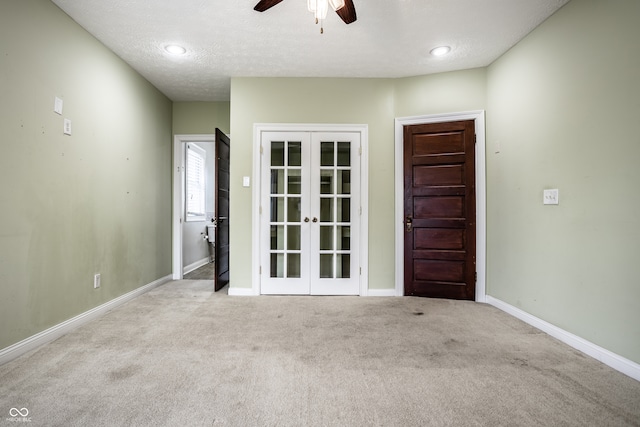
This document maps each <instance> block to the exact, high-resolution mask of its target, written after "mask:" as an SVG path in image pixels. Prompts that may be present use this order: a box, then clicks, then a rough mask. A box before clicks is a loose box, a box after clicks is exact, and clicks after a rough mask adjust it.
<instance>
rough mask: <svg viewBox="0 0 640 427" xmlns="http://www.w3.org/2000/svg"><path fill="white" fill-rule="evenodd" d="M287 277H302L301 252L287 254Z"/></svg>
mask: <svg viewBox="0 0 640 427" xmlns="http://www.w3.org/2000/svg"><path fill="white" fill-rule="evenodd" d="M287 277H295V278H299V277H300V254H288V255H287Z"/></svg>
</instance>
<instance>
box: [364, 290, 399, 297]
mask: <svg viewBox="0 0 640 427" xmlns="http://www.w3.org/2000/svg"><path fill="white" fill-rule="evenodd" d="M366 296H368V297H395V296H396V289H395V288H391V289H367V295H366Z"/></svg>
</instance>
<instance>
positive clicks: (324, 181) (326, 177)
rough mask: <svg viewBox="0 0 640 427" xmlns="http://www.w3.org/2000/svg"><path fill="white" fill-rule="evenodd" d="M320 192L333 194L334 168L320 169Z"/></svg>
mask: <svg viewBox="0 0 640 427" xmlns="http://www.w3.org/2000/svg"><path fill="white" fill-rule="evenodd" d="M320 194H333V170H332V169H329V170H326V169H323V170H321V171H320Z"/></svg>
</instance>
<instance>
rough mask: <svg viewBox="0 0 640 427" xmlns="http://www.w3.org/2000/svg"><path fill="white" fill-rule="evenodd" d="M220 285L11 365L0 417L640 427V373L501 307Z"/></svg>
mask: <svg viewBox="0 0 640 427" xmlns="http://www.w3.org/2000/svg"><path fill="white" fill-rule="evenodd" d="M211 286H212V282H211V281H188V280H185V281H177V282H170V283H168V284H166V285H163V286H161V287H159V288H156V289H154V290H153V291H151V292H149V293H147V294H145V295H142V296H140V297H138V298H136V299H135V300H133V301H131V302H129V303H127V304H125V305H123V306H121V307H119V308H117V309H115V310H113V311H111V312H109V313H107V314H106V315H105V316H103V317H101V318H100V319H98V320H96V321H93V322H91V323H89V324H87V325H85V326H83V327H81V328H78V329H77V330H75V331H73V332H71V333H69V334H67V335H66V336H64V337H62V338H60V339H58V340H56V341H54V342H52V343H50V344H48V345H45V346H43V347H41V348H39V349H36V350H34V351H32V352H30V353H28V354H26V355H24V356H22V357H20V358H18V359H16V360H14V361H12V362H9V363H7V364H5V365H3V366H0V392H1V393H0V425H5V424H6V425H14V426H15V425H19V424H18V422H17V421H14V420H12V419H11V418H10V417H9V412H10V410H11V408H27V409H28V410H29V419H30V420H31V422H30V423H29V425H34V426H35V425H38V426H41V425H42V426H218V425H220V426H639V425H640V382H638V381H635V380H633V379H631V378H629V377H626V376H625V375H623V374H621V373H619V372H616V371H614V370H612V369H610V368H609V367H607V366H605V365H603V364H601V363H599V362H597V361H596V360H594V359H591V358H589V357H587V356H585V355H583V354H582V353H579V352H577V351H575V350H573V349H572V348H570V347H568V346H566V345H564V344H562V343H560V342H559V341H556V340H555V339H553V338H551V337H549V336H548V335H546V334H544V333H541V332H540V331H538V330H536V329H534V328H532V327H530V326H528V325H526V324H524V323H523V322H521V321H519V320H517V319H515V318H513V317H511V316H509V315H507V314H505V313H503V312H501V311H499V310H497V309H495V308H494V307H491V306H488V305H484V304H477V303H473V302H461V301H447V300H433V299H422V298H410V297H404V298H397V297H390V298H376V297H365V298H360V297H266V296H265V297H230V296H228V295H226V293H225V292H224V290H223V291H222V292H219V293H212V292H211Z"/></svg>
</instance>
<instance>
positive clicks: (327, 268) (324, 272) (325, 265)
mask: <svg viewBox="0 0 640 427" xmlns="http://www.w3.org/2000/svg"><path fill="white" fill-rule="evenodd" d="M320 278H321V279H331V278H333V255H332V254H321V255H320Z"/></svg>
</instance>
